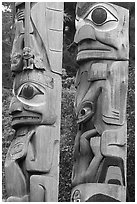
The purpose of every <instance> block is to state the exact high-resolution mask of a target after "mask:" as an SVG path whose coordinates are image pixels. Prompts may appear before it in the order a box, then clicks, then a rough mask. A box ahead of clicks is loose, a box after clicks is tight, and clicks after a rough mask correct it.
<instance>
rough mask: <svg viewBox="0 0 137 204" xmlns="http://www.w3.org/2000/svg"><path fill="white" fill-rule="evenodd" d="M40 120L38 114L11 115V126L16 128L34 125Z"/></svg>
mask: <svg viewBox="0 0 137 204" xmlns="http://www.w3.org/2000/svg"><path fill="white" fill-rule="evenodd" d="M40 122H41V117H40V116H21V115H20V116H13V118H12V123H11V125H12V127H13V128H14V129H18V128H20V127H23V126H29V125H36V124H39V123H40Z"/></svg>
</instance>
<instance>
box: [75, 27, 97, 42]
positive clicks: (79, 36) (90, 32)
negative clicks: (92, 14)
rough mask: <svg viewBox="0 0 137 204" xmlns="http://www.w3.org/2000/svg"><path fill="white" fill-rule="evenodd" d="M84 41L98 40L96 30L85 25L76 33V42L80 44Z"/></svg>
mask: <svg viewBox="0 0 137 204" xmlns="http://www.w3.org/2000/svg"><path fill="white" fill-rule="evenodd" d="M84 39H91V40H96V36H95V30H94V28H93V27H92V26H91V25H89V24H85V25H83V26H82V27H80V28H79V29H78V30H77V31H76V34H75V37H74V42H75V43H79V42H80V41H82V40H84Z"/></svg>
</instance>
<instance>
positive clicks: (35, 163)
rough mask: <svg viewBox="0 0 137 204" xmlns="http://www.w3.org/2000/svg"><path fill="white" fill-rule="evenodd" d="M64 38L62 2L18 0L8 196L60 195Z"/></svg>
mask: <svg viewBox="0 0 137 204" xmlns="http://www.w3.org/2000/svg"><path fill="white" fill-rule="evenodd" d="M62 41H63V2H60V3H58V2H54V3H50V2H49V3H47V2H43V3H39V2H21V3H16V34H15V39H14V42H13V49H12V56H11V58H12V60H11V70H12V72H13V73H14V83H13V98H12V100H11V104H10V114H11V115H12V123H11V126H12V127H13V128H14V129H15V135H14V136H13V140H12V142H11V146H10V148H9V150H8V153H7V156H6V161H5V177H6V190H7V195H8V199H7V201H9V202H57V201H58V185H59V143H60V117H61V69H62Z"/></svg>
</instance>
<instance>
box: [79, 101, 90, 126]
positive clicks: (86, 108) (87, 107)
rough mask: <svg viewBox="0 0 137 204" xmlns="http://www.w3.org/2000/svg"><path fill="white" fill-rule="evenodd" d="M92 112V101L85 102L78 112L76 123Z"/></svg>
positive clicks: (84, 119) (88, 116)
mask: <svg viewBox="0 0 137 204" xmlns="http://www.w3.org/2000/svg"><path fill="white" fill-rule="evenodd" d="M93 114H94V107H93V104H92V102H85V103H84V104H83V105H82V107H81V109H80V110H79V113H78V121H77V122H78V123H81V122H83V121H84V122H85V121H87V120H88V119H89V118H90V117H92V116H93Z"/></svg>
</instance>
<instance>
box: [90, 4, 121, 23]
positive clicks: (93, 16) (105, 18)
mask: <svg viewBox="0 0 137 204" xmlns="http://www.w3.org/2000/svg"><path fill="white" fill-rule="evenodd" d="M86 19H88V20H91V21H92V22H93V23H94V24H95V25H97V26H100V25H103V24H105V23H107V22H109V21H118V19H117V18H116V17H115V16H114V15H113V14H112V13H111V12H110V11H109V10H107V9H106V8H104V7H102V6H98V7H96V8H94V9H93V10H91V12H90V13H89V14H88V16H87V17H86Z"/></svg>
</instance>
